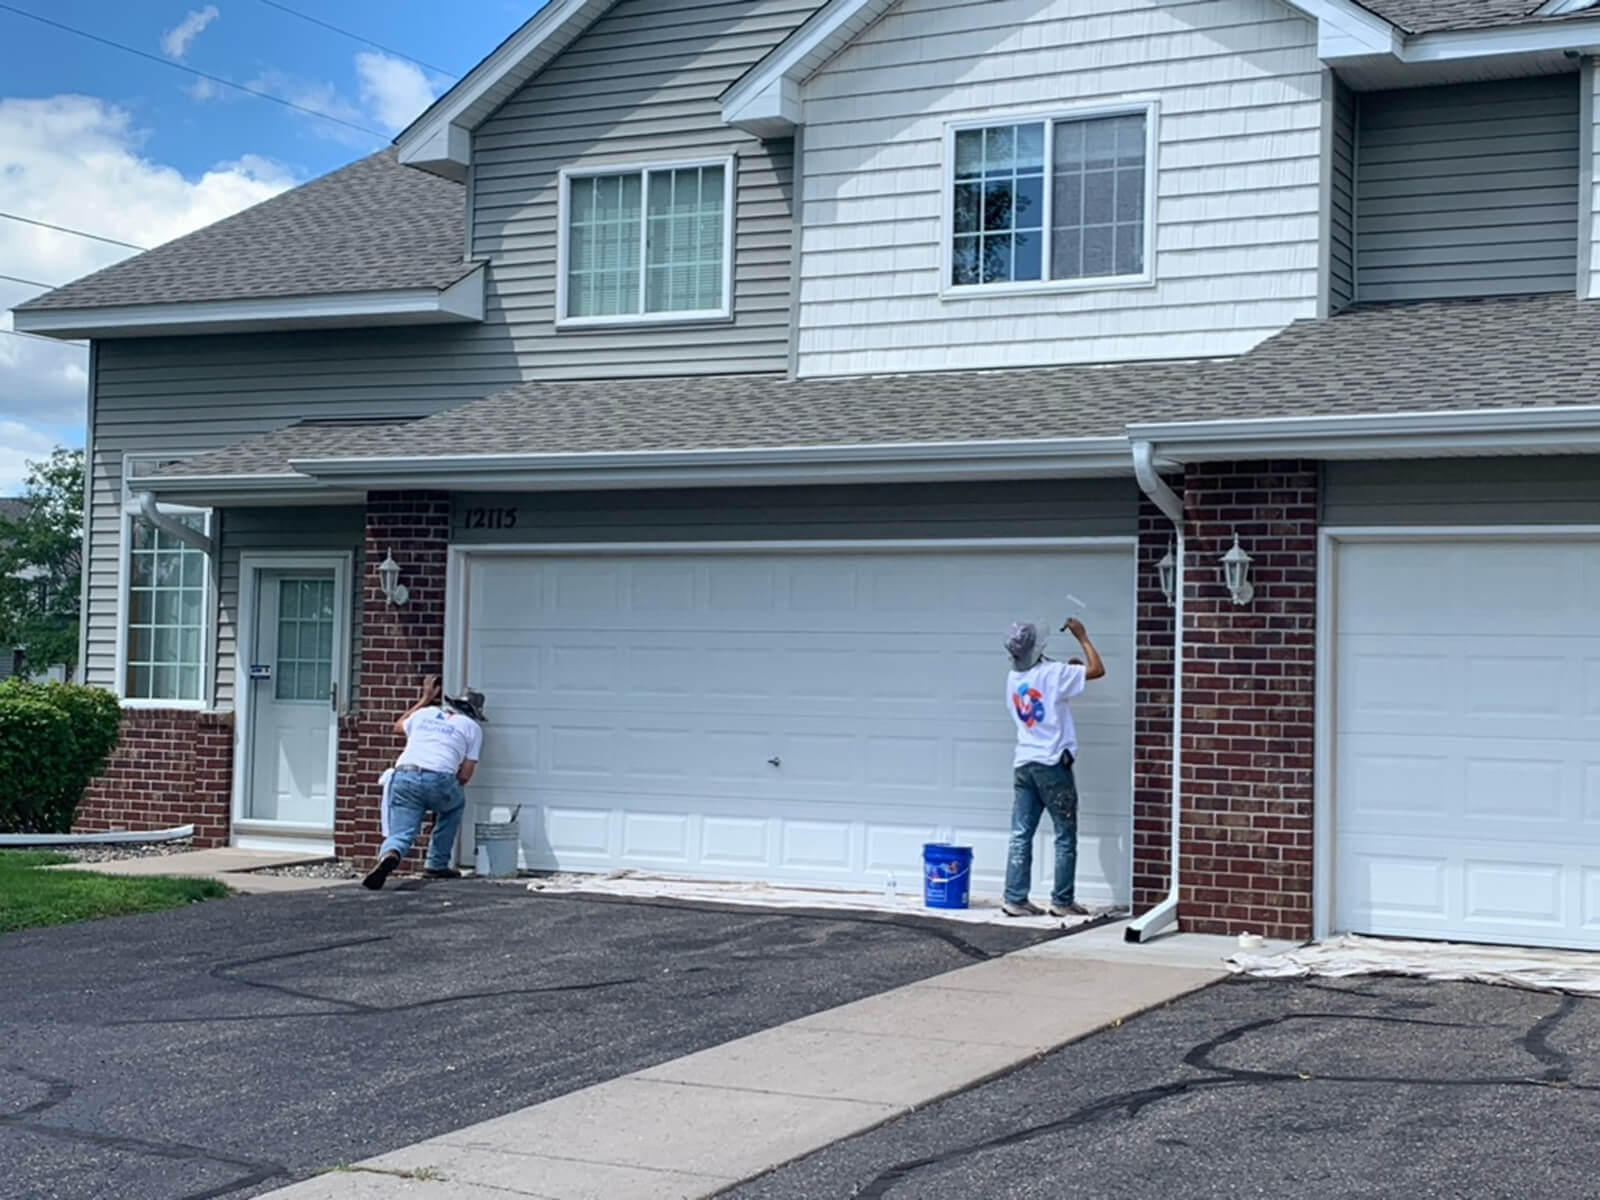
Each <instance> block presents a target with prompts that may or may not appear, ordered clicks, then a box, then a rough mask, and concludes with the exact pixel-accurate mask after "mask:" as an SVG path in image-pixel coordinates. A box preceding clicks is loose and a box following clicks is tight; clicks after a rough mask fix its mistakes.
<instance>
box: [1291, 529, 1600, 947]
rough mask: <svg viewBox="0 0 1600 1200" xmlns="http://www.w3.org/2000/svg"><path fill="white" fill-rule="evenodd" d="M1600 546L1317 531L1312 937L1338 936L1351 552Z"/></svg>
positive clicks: (1578, 534)
mask: <svg viewBox="0 0 1600 1200" xmlns="http://www.w3.org/2000/svg"><path fill="white" fill-rule="evenodd" d="M1595 540H1600V525H1392V526H1389V525H1383V526H1364V525H1359V526H1358V525H1325V526H1323V527H1322V528H1320V529H1318V530H1317V632H1316V649H1315V663H1314V666H1313V670H1314V671H1315V672H1316V683H1315V689H1316V700H1315V704H1316V712H1315V714H1314V720H1313V761H1312V771H1313V778H1312V802H1311V804H1312V867H1311V911H1312V916H1311V936H1312V937H1313V938H1325V937H1329V936H1330V935H1331V934H1332V933H1333V932H1334V930H1333V928H1332V924H1333V912H1334V900H1335V897H1334V894H1333V884H1334V879H1335V877H1336V876H1337V873H1338V847H1337V846H1336V845H1335V828H1336V822H1335V820H1334V817H1335V813H1334V806H1335V803H1336V798H1337V796H1338V779H1337V777H1336V776H1337V772H1336V768H1335V763H1336V762H1337V755H1336V754H1335V752H1334V751H1335V746H1336V744H1337V739H1338V736H1339V730H1338V724H1337V722H1336V720H1335V719H1334V715H1335V712H1336V708H1335V706H1336V705H1337V703H1338V680H1337V679H1336V678H1335V673H1334V660H1335V651H1334V643H1335V639H1336V637H1337V634H1338V629H1337V616H1338V611H1339V605H1338V600H1339V598H1338V595H1337V587H1336V580H1337V579H1338V553H1339V548H1340V547H1341V546H1343V545H1360V544H1363V543H1367V544H1372V543H1383V542H1402V543H1403V542H1517V543H1526V542H1529V541H1552V542H1553V541H1595Z"/></svg>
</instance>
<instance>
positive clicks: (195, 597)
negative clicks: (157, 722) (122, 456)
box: [120, 458, 211, 704]
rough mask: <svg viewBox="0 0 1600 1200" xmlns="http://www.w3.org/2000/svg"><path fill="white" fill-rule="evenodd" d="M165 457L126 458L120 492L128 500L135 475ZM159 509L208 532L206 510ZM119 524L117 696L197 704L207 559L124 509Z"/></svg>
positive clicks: (202, 681)
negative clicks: (121, 582)
mask: <svg viewBox="0 0 1600 1200" xmlns="http://www.w3.org/2000/svg"><path fill="white" fill-rule="evenodd" d="M173 461H175V460H173V459H170V458H169V459H150V458H141V459H132V458H130V459H129V460H128V461H127V463H126V467H125V474H124V480H125V486H124V493H125V496H126V497H127V498H131V497H132V496H133V495H134V494H135V493H136V492H137V491H138V490H139V489H138V486H137V478H138V476H139V475H147V474H149V473H151V472H152V471H156V470H159V469H160V468H161V467H162V466H166V465H169V464H170V463H171V462H173ZM161 511H162V513H164V514H166V515H169V516H171V517H173V518H175V519H176V520H178V521H181V522H182V523H183V524H185V525H187V526H189V527H190V528H191V529H194V530H196V531H197V532H200V533H206V532H209V530H210V525H211V514H210V512H209V511H208V510H205V509H192V508H178V507H173V506H170V505H162V506H161ZM125 527H126V530H127V542H126V551H125V553H126V563H125V579H126V590H125V592H124V609H123V655H122V659H123V661H122V664H121V671H122V676H121V680H120V682H121V690H122V697H123V699H125V700H146V701H166V702H169V703H182V704H199V703H202V702H203V701H204V699H205V686H206V670H205V668H206V639H207V636H208V630H209V626H210V608H211V570H210V563H209V561H208V560H207V558H206V554H205V552H204V551H202V550H200V549H198V548H196V547H194V546H190V545H188V544H187V543H185V542H182V541H180V540H179V539H177V538H176V537H174V536H173V535H172V534H170V533H167V532H165V531H163V530H160V529H157V528H155V527H154V526H153V525H151V524H150V523H149V522H148V521H146V520H144V519H143V518H142V517H138V516H134V515H132V514H129V515H128V516H127V518H126V525H125Z"/></svg>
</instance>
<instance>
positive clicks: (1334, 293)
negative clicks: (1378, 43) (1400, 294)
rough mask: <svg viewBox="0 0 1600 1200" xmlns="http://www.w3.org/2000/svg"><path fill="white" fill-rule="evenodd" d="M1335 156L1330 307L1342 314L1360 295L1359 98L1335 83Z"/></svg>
mask: <svg viewBox="0 0 1600 1200" xmlns="http://www.w3.org/2000/svg"><path fill="white" fill-rule="evenodd" d="M1332 118H1333V156H1332V162H1331V164H1330V166H1331V177H1330V179H1329V181H1328V187H1329V192H1330V196H1329V210H1330V211H1329V229H1328V259H1329V262H1328V308H1329V311H1330V312H1335V313H1336V312H1338V311H1339V310H1340V309H1342V308H1345V307H1347V306H1348V305H1349V304H1350V303H1351V302H1352V301H1353V300H1355V296H1356V270H1355V260H1356V244H1355V228H1356V213H1355V180H1356V162H1355V152H1356V98H1355V93H1354V92H1352V91H1351V90H1350V89H1349V88H1348V87H1346V86H1345V85H1344V84H1343V83H1341V82H1339V80H1338V79H1335V80H1334V81H1333V113H1332Z"/></svg>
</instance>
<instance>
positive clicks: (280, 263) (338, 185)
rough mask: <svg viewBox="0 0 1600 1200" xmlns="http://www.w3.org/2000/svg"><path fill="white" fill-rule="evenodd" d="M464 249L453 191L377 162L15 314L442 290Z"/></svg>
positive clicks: (458, 190)
mask: <svg viewBox="0 0 1600 1200" xmlns="http://www.w3.org/2000/svg"><path fill="white" fill-rule="evenodd" d="M465 239H466V195H465V189H464V188H463V187H462V185H461V184H458V183H452V182H451V181H450V180H447V179H440V178H438V177H437V176H434V175H429V174H427V173H426V172H424V171H418V170H415V169H414V168H411V167H405V166H401V165H400V163H399V162H398V161H397V160H396V158H395V155H394V151H392V150H385V151H382V152H380V153H378V154H374V155H371V156H369V157H367V158H363V159H360V160H358V161H356V162H353V163H351V164H350V165H349V166H347V167H343V168H341V169H339V170H337V171H334V172H332V173H330V174H328V175H324V176H322V178H320V179H315V180H312V181H311V182H310V183H307V184H304V185H302V186H300V187H297V188H294V189H292V190H290V191H287V192H284V193H282V194H281V195H278V196H274V197H273V198H272V199H270V200H265V201H263V202H262V203H260V204H257V205H256V206H255V207H253V208H248V209H246V210H245V211H244V212H241V213H237V214H235V215H234V216H231V217H228V218H227V219H225V220H222V221H218V222H217V223H216V224H215V225H208V226H206V227H205V228H204V229H200V230H197V231H195V232H194V233H191V234H188V235H186V236H184V237H181V238H178V239H176V240H175V241H171V242H168V243H166V244H165V245H164V246H157V247H156V248H155V249H154V250H148V251H146V252H145V253H143V254H139V255H135V256H134V257H133V258H129V259H124V260H123V261H122V262H120V263H117V264H116V265H114V266H110V267H106V268H105V269H104V270H101V271H96V272H95V273H94V274H93V275H86V276H84V277H83V278H82V279H79V280H77V281H75V282H73V283H69V284H67V285H66V286H65V287H59V288H57V289H55V291H53V292H46V293H45V294H44V295H43V296H39V297H37V298H36V299H33V300H30V301H28V303H26V304H23V305H20V306H19V307H20V308H22V309H30V310H31V309H72V308H99V307H102V306H105V305H122V304H163V303H170V302H175V301H206V300H241V299H268V298H282V297H289V296H322V295H338V294H346V293H356V292H375V291H388V290H391V289H395V288H428V287H431V288H441V289H442V288H446V287H448V286H450V284H452V283H455V282H456V281H457V280H459V279H460V278H461V277H462V276H464V275H465V274H466V273H467V272H468V271H470V270H471V269H472V264H469V263H465V262H463V261H462V247H463V246H464V245H465V244H466V240H465Z"/></svg>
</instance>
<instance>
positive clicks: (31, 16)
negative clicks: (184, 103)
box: [0, 3, 389, 142]
mask: <svg viewBox="0 0 1600 1200" xmlns="http://www.w3.org/2000/svg"><path fill="white" fill-rule="evenodd" d="M0 11H4V12H8V13H15V14H16V15H17V16H19V17H26V18H27V19H28V20H30V21H37V22H39V24H41V25H48V26H50V27H51V28H52V29H60V30H62V31H63V32H66V33H75V34H77V35H78V36H79V37H81V38H88V39H89V40H90V41H91V42H99V43H100V45H102V46H110V47H112V48H113V49H116V50H122V51H125V52H126V53H128V54H135V55H137V56H138V57H140V58H143V59H147V60H148V61H150V62H153V63H160V64H161V65H162V66H163V67H171V68H172V69H173V70H175V71H183V72H186V73H187V74H190V75H195V76H198V77H199V78H201V79H204V80H207V81H209V82H211V83H216V84H220V85H222V86H223V87H229V88H233V89H234V91H237V92H243V93H245V94H246V95H247V96H256V97H258V98H259V99H262V100H271V101H272V102H273V103H274V104H281V105H283V106H284V107H285V108H292V109H294V110H295V111H296V112H302V113H305V114H306V115H307V116H312V117H321V118H322V119H323V120H324V121H332V122H333V123H334V124H335V125H343V126H344V127H345V128H347V129H356V130H359V131H360V132H362V133H368V134H371V135H372V136H373V137H375V138H378V139H380V140H382V141H385V142H387V141H388V140H389V135H388V134H386V133H380V132H379V131H378V130H376V129H370V128H368V127H367V126H365V125H358V124H356V123H355V122H354V121H346V120H345V119H344V118H343V117H336V116H333V115H332V114H331V113H325V112H323V111H322V110H321V109H318V108H310V107H308V106H306V105H304V104H296V103H295V102H294V101H293V100H285V99H284V98H283V97H282V96H274V95H273V94H272V93H271V92H264V91H262V90H261V89H260V88H253V87H251V86H250V85H249V84H245V83H235V82H234V81H233V80H231V79H224V78H223V77H222V76H220V75H210V74H207V73H206V72H205V71H200V70H196V69H195V68H194V67H191V66H188V65H187V64H185V63H181V62H173V61H172V60H171V59H170V58H162V57H161V56H160V55H159V54H151V53H150V52H149V51H147V50H140V49H139V48H138V47H137V46H129V45H127V44H126V43H124V42H115V41H112V40H111V39H110V38H105V37H101V36H100V35H99V34H98V33H90V32H89V31H88V30H87V29H79V28H77V27H76V26H73V25H64V24H62V23H61V22H60V21H52V20H51V19H50V18H49V17H41V16H40V15H39V14H38V13H31V12H28V11H27V10H26V9H23V8H16V7H14V6H13V5H10V4H4V3H0Z"/></svg>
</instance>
